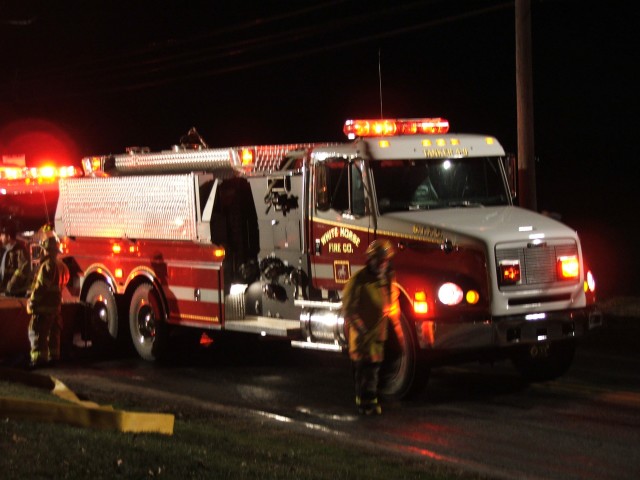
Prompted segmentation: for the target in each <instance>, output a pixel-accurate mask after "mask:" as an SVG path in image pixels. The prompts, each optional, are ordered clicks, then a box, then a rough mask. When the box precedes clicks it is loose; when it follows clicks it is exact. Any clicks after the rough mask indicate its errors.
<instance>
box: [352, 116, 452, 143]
mask: <svg viewBox="0 0 640 480" xmlns="http://www.w3.org/2000/svg"><path fill="white" fill-rule="evenodd" d="M448 131H449V121H448V120H445V119H444V118H439V117H438V118H406V119H380V120H347V121H346V122H345V124H344V128H343V132H344V133H345V135H346V136H347V137H348V138H350V139H354V138H356V137H389V136H394V135H429V134H436V133H447V132H448Z"/></svg>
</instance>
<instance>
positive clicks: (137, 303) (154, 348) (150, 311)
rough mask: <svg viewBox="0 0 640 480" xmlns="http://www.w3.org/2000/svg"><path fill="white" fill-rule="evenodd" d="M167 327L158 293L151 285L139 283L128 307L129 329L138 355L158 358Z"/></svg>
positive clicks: (164, 341) (162, 348)
mask: <svg viewBox="0 0 640 480" xmlns="http://www.w3.org/2000/svg"><path fill="white" fill-rule="evenodd" d="M167 329H168V326H167V324H166V322H165V314H164V308H163V306H162V299H161V297H160V293H159V292H158V291H157V290H156V289H155V288H154V287H153V286H152V285H149V284H146V283H145V284H142V285H140V286H139V287H138V288H136V289H135V291H134V292H133V295H132V296H131V304H130V307H129V330H130V331H131V340H132V341H133V346H134V347H135V348H136V351H137V352H138V355H140V357H142V358H143V359H144V360H151V361H153V360H157V359H158V358H160V357H161V355H162V353H163V350H164V348H165V344H166V341H167V336H168V332H167Z"/></svg>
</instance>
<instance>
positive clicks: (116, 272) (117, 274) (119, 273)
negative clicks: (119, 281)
mask: <svg viewBox="0 0 640 480" xmlns="http://www.w3.org/2000/svg"><path fill="white" fill-rule="evenodd" d="M115 275H116V278H122V269H121V268H116V271H115Z"/></svg>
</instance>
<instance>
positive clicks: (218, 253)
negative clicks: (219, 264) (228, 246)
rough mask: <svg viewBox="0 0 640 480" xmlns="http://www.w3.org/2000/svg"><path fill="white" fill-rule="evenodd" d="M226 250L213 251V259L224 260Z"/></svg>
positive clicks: (217, 249)
mask: <svg viewBox="0 0 640 480" xmlns="http://www.w3.org/2000/svg"><path fill="white" fill-rule="evenodd" d="M224 254H225V252H224V248H216V249H214V250H213V258H216V259H218V260H222V259H223V258H224Z"/></svg>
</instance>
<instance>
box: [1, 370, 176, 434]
mask: <svg viewBox="0 0 640 480" xmlns="http://www.w3.org/2000/svg"><path fill="white" fill-rule="evenodd" d="M0 380H7V381H13V382H19V383H23V384H26V385H30V386H33V387H38V388H44V389H46V390H49V391H51V392H52V393H53V394H54V395H56V396H57V397H59V398H62V399H64V400H67V401H68V402H71V403H70V404H65V403H57V402H47V401H38V400H27V399H18V398H8V397H0V416H3V417H12V418H26V419H29V420H38V421H43V422H51V423H65V424H68V425H73V426H77V427H91V428H100V429H106V430H117V431H120V432H135V433H140V432H147V433H162V434H164V435H172V434H173V425H174V420H175V418H174V416H173V415H171V414H166V413H142V412H127V411H123V410H114V409H113V408H112V407H110V406H100V405H98V404H96V403H94V402H87V401H82V400H80V399H79V398H78V397H77V396H76V394H75V393H74V392H73V391H71V390H69V389H68V388H67V387H66V386H65V385H64V383H62V382H61V381H60V380H58V379H57V378H54V377H50V376H44V375H38V374H33V373H27V372H22V371H19V370H12V369H7V368H0Z"/></svg>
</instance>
